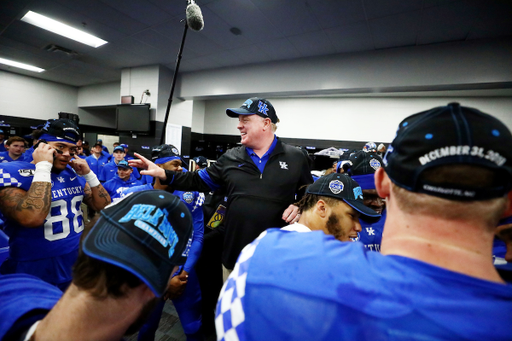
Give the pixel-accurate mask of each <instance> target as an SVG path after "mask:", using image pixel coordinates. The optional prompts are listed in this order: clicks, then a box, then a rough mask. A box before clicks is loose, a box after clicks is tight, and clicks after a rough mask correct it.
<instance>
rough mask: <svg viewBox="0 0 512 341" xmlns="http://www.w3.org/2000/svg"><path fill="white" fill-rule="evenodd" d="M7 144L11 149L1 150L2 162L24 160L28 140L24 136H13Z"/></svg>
mask: <svg viewBox="0 0 512 341" xmlns="http://www.w3.org/2000/svg"><path fill="white" fill-rule="evenodd" d="M5 144H6V145H7V148H8V149H9V150H8V151H5V152H0V162H13V161H24V157H23V153H24V152H25V147H26V145H27V141H26V140H25V139H24V138H23V137H19V136H11V137H9V139H8V140H7V142H6V143H5Z"/></svg>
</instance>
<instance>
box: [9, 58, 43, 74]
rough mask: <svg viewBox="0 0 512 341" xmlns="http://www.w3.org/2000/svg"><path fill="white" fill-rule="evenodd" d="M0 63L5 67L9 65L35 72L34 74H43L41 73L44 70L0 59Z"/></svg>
mask: <svg viewBox="0 0 512 341" xmlns="http://www.w3.org/2000/svg"><path fill="white" fill-rule="evenodd" d="M0 63H1V64H5V65H10V66H14V67H18V68H20V69H25V70H29V71H35V72H43V71H45V70H44V69H41V68H39V67H36V66H32V65H28V64H23V63H18V62H15V61H13V60H9V59H5V58H0Z"/></svg>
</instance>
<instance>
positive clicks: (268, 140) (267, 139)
mask: <svg viewBox="0 0 512 341" xmlns="http://www.w3.org/2000/svg"><path fill="white" fill-rule="evenodd" d="M273 142H274V133H272V134H266V135H265V136H264V137H263V138H262V139H261V140H260V141H259V143H258V145H257V146H255V147H254V148H252V150H253V151H254V153H255V154H256V155H258V157H260V158H261V157H263V155H265V153H266V152H267V151H268V150H269V149H270V146H272V143H273Z"/></svg>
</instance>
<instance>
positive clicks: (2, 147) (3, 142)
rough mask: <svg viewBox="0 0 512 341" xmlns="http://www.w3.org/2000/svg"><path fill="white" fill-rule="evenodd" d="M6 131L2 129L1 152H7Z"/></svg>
mask: <svg viewBox="0 0 512 341" xmlns="http://www.w3.org/2000/svg"><path fill="white" fill-rule="evenodd" d="M6 150H7V149H5V133H4V130H3V129H0V152H5V151H6Z"/></svg>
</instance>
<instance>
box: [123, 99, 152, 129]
mask: <svg viewBox="0 0 512 341" xmlns="http://www.w3.org/2000/svg"><path fill="white" fill-rule="evenodd" d="M149 106H150V105H149V104H127V105H118V106H117V110H116V112H117V131H126V132H132V133H149V131H150V123H149V120H150V114H149Z"/></svg>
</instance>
